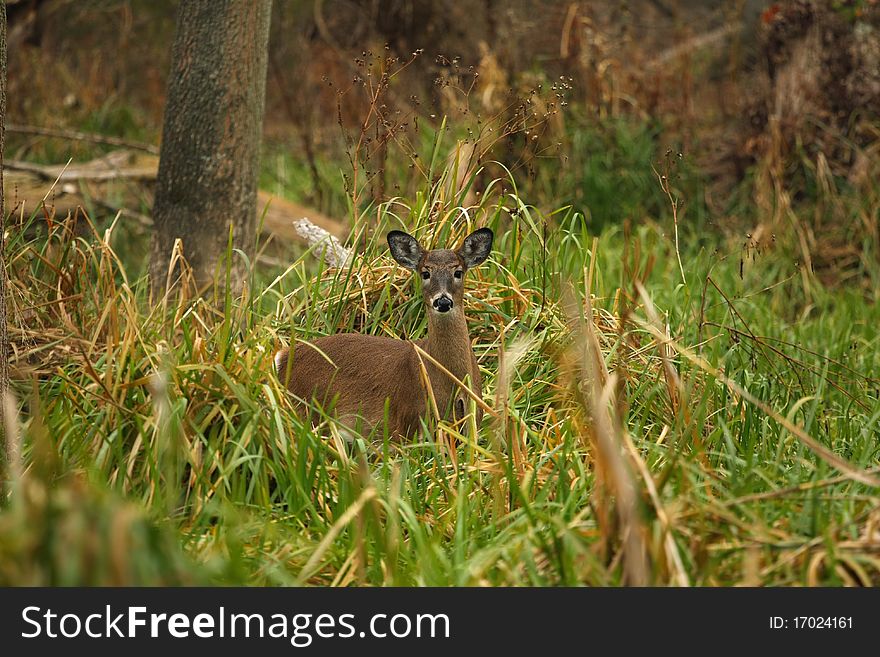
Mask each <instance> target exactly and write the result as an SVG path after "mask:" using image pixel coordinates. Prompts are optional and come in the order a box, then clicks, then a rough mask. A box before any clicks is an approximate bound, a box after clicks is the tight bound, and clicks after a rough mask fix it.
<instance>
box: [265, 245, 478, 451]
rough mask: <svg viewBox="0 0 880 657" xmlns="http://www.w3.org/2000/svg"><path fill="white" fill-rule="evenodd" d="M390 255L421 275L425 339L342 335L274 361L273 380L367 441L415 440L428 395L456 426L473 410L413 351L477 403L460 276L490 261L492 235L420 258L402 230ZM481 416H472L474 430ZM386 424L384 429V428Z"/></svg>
mask: <svg viewBox="0 0 880 657" xmlns="http://www.w3.org/2000/svg"><path fill="white" fill-rule="evenodd" d="M388 243H389V246H390V248H391V253H392V255H393V256H394V257H395V259H396V260H397V261H398V262H399V263H401V264H402V265H404V266H406V267H408V268H410V269H412V270H414V271H416V272H418V273H419V274H420V275H421V277H422V279H423V285H422V296H423V299H424V302H425V306H426V309H427V313H428V335H427V336H426V337H425V338H423V339H421V340H417V341H415V342H408V341H405V340H396V339H393V338H386V337H378V336H371V335H362V334H359V333H342V334H338V335H330V336H327V337H323V338H318V339H316V340H312V341H311V342H308V343H302V342H300V343H297V344H296V346H295V347H294V349H293V351H290V350H288V349H283V350H282V351H280V352H278V354H276V357H275V367H276V370H277V372H278V376H279V377H280V378H281V380H282V381H283V382H284V383H285V385H286V386H287V388H288V390H289V391H290V392H291V393H292V394H293V395H294V397H295V398H297V399H299V400H300V401H302V402H310V401H315V402H317V403H318V404H320V405H321V406H322V407H323V408H325V409H327V410H330V411H331V412H332V413H333V415H334V416H335V417H336V418H337V419H338V420H339V421H340V422H342V423H343V424H345V425H346V426H349V427H351V428H352V429H358V430H360V431H361V433H364V434H365V435H366V434H367V433H369V432H370V431H373V430H375V431H376V432H377V433H378V434H379V435H382V434H383V433H384V431H385V429H386V427H387V432H388V434H389V435H390V436H391V437H394V438H397V439H401V438H406V437H410V436H413V435H414V434H416V433H417V432H418V430H419V427H420V420H421V419H422V418H429V417H430V416H431V415H432V402H431V395H430V394H429V390H428V388H427V387H426V385H425V383H424V381H423V375H422V364H424V369H425V371H426V372H427V375H428V383H429V385H430V393H432V394H433V399H434V401H435V402H436V404H437V409H438V411H439V413H440V414H441V416H442V417H443V418H444V419H446V420H450V421H452V420H460V419H462V418H463V417H464V415H465V409H467V408H469V407H470V401H469V399H468V395H467V394H466V393H465V392H464V391H462V390H461V389H460V387H459V386H458V384H457V383H455V382H454V381H453V380H452V379H451V378H450V377H449V376H448V375H447V374H446V373H445V372H443V371H442V370H441V369H440V368H439V367H437V366H435V365H434V364H433V363H432V362H431V360H430V359H428V358H424V357H420V356H419V354H418V352H417V351H416V349H415V347H414V345H418V346H419V347H420V348H421V349H422V350H424V351H425V352H426V353H427V354H428V355H430V356H431V358H433V359H434V360H436V361H437V362H438V363H440V364H441V365H442V366H443V368H445V369H446V370H448V371H449V373H451V374H452V375H453V376H455V377H456V378H457V379H458V380H459V381H463V382H468V385H469V387H470V389H471V390H472V391H473V392H474V393H475V394H476V395H477V396H478V397H479V398H480V399H482V394H481V388H482V385H481V384H482V379H481V377H480V371H479V368H478V366H477V361H476V358H475V357H474V353H473V349H472V348H471V343H470V336H469V335H468V330H467V323H466V320H465V315H464V305H463V294H464V273H465V272H466V271H467V269H468V268H470V267H474V266H476V265H478V264H480V263H481V262H483V260H485V259H486V257H488V255H489V251H490V250H491V246H492V232H491V231H490V230H489V229H486V228H484V229H481V230H478V231H476V232H475V233H473V234H471V235H470V236H468V238H467V239H466V240H465V243H464V245H463V246H462V247H461V248H460V249H458V250H457V251H452V250H447V249H437V250H433V251H427V252H425V251H423V250H422V248H421V246H419V244H418V242H416V240H415V239H414V238H413V237H411V236H410V235H407V234H406V233H402V232H400V231H392V232H391V233H389V235H388ZM481 416H482V412H481V411H480V410H479V408H478V409H477V423H478V424H479V421H480V419H481ZM386 421H387V424H386Z"/></svg>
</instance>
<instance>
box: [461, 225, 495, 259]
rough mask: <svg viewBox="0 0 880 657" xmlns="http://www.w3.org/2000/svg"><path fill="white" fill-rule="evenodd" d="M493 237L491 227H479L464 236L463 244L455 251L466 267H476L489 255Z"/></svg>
mask: <svg viewBox="0 0 880 657" xmlns="http://www.w3.org/2000/svg"><path fill="white" fill-rule="evenodd" d="M494 238H495V234H494V233H493V232H492V229H491V228H480V229H479V230H475V231H474V232H473V233H471V234H470V235H468V236H467V237H465V238H464V244H462V245H461V248H460V249H459V250H458V251H457V253H458V255H460V256H461V259H462V260H464V264H465V266H466V267H467V268H468V269H470V268H471V267H476V266H477V265H479V264H481V263H482V262H483V261H484V260H485V259H486V258H488V257H489V254H490V253H491V252H492V240H493V239H494Z"/></svg>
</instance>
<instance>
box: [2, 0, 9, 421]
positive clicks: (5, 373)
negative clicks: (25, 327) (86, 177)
mask: <svg viewBox="0 0 880 657" xmlns="http://www.w3.org/2000/svg"><path fill="white" fill-rule="evenodd" d="M5 145H6V3H4V2H0V435H5V434H6V432H5V429H4V427H5V423H4V420H5V418H4V416H3V414H4V411H3V408H4V405H5V403H4V402H5V398H6V390H7V389H8V388H9V333H8V332H7V328H6V255H5V254H6V241H5V235H6V197H5V196H4V195H3V149H4V146H5Z"/></svg>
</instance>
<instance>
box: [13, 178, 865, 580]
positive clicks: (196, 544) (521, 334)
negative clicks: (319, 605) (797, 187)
mask: <svg viewBox="0 0 880 657" xmlns="http://www.w3.org/2000/svg"><path fill="white" fill-rule="evenodd" d="M505 187H506V189H504V188H505ZM445 189H446V188H445V187H444V185H443V181H442V180H441V181H439V182H437V183H435V184H433V185H430V186H426V187H424V188H423V189H421V190H420V191H419V192H418V193H417V194H415V195H414V196H413V197H412V198H410V199H404V198H395V199H392V200H390V201H387V202H383V203H380V204H376V205H371V206H370V209H369V210H368V212H366V213H365V214H363V215H361V216H360V217H359V218H358V223H357V224H356V227H355V228H356V232H357V234H358V235H360V236H362V237H363V239H362V240H361V241H360V244H361V245H362V248H361V249H360V250H359V252H358V253H357V255H356V257H355V258H354V259H353V261H352V263H351V264H350V266H349V267H347V268H345V269H330V268H326V267H324V266H323V264H322V261H321V259H320V257H319V254H317V253H316V252H314V251H310V252H306V253H304V254H302V255H301V256H300V257H299V258H297V259H296V260H294V261H293V262H291V263H290V265H289V266H288V267H286V268H284V269H277V270H269V269H265V268H262V267H260V268H255V269H254V275H253V280H252V281H251V284H250V286H249V287H248V289H247V290H246V292H245V294H244V295H243V296H242V297H241V298H233V297H231V296H230V294H229V293H228V292H224V291H223V290H220V291H218V292H217V293H216V295H215V297H214V298H209V299H202V298H199V297H196V296H195V295H194V294H193V293H192V289H191V287H190V286H189V285H188V281H187V279H186V278H185V277H184V279H183V280H181V281H179V282H178V284H177V285H176V286H175V287H173V288H172V290H171V291H170V292H169V293H168V295H166V297H165V298H162V299H151V298H150V297H149V294H148V290H147V287H146V282H145V279H143V278H142V277H133V276H132V275H131V274H130V273H129V272H127V270H126V267H125V265H124V264H123V263H122V262H121V261H120V259H119V258H118V257H117V255H116V250H117V248H118V246H119V245H118V244H116V243H115V240H116V237H115V233H114V231H115V230H116V227H115V226H110V227H109V228H107V229H106V230H99V229H97V228H96V227H94V226H93V225H92V224H91V222H90V221H89V220H88V218H86V217H84V216H80V217H79V218H78V221H70V222H60V223H53V224H47V223H46V222H45V221H44V220H42V219H41V218H40V217H39V216H36V215H35V216H34V217H32V218H31V219H30V220H26V221H24V222H21V223H19V224H18V225H16V226H14V227H13V229H12V230H11V231H10V239H9V240H8V246H7V248H8V260H7V261H8V263H9V265H8V266H9V270H10V274H11V276H10V281H11V285H12V290H11V295H10V301H11V304H10V306H11V313H12V315H11V318H10V331H11V334H12V338H13V342H14V345H13V346H14V360H13V367H14V372H13V376H14V383H15V391H16V395H17V398H18V400H19V404H18V408H17V414H16V416H17V419H18V420H19V421H20V423H21V428H20V431H19V429H17V428H16V427H14V426H12V427H10V428H8V429H7V433H8V434H10V436H11V439H12V440H13V441H15V442H16V444H18V445H20V446H21V462H20V464H19V463H17V462H14V463H10V464H8V467H7V472H8V475H7V476H6V481H7V484H8V485H9V487H10V488H11V493H10V495H9V496H8V497H6V498H4V502H3V509H2V511H0V554H2V555H3V559H2V560H0V563H7V564H9V563H16V564H19V565H20V567H16V568H6V569H0V578H2V581H3V583H4V584H53V583H80V582H84V581H89V582H95V583H101V582H105V583H107V582H109V583H118V582H126V583H131V582H136V583H178V582H183V583H187V582H189V583H193V582H203V583H216V584H221V583H248V584H314V585H327V584H333V585H351V584H368V585H382V584H389V585H542V586H543V585H579V584H589V585H616V584H624V583H629V584H657V585H671V584H674V585H731V584H760V585H817V584H823V585H840V584H858V585H876V584H878V583H880V559H878V558H877V532H878V524H880V512H878V499H880V496H878V484H880V480H878V464H880V450H878V446H880V443H878V440H877V437H878V433H880V379H878V378H877V377H876V376H875V373H877V372H878V371H880V338H878V336H877V333H876V328H875V327H876V326H877V325H878V324H880V311H878V308H877V305H876V303H873V304H872V303H866V301H865V297H864V295H863V293H861V292H860V291H859V290H858V289H857V288H844V289H835V290H828V289H826V288H825V287H823V285H822V284H821V282H819V281H817V280H815V277H814V276H812V274H811V273H810V272H809V271H805V270H804V267H803V265H802V264H800V265H797V264H794V261H793V259H792V258H791V257H789V255H788V254H786V253H785V252H784V250H783V249H780V250H779V251H773V250H767V251H762V252H761V253H760V254H756V253H752V252H748V254H747V257H746V258H743V253H742V251H741V250H739V249H738V248H726V247H724V246H721V247H718V248H713V249H705V248H699V247H688V240H687V238H685V239H684V244H683V248H682V249H681V252H680V257H681V259H682V263H683V266H682V267H679V263H678V255H679V254H676V251H675V245H674V243H673V242H672V239H671V226H665V227H664V226H661V225H660V224H659V223H654V222H649V223H647V224H645V225H641V226H638V227H636V228H632V229H629V228H627V229H624V228H622V227H609V228H606V229H605V230H603V231H601V232H594V231H593V230H592V226H591V225H590V224H589V223H588V222H586V221H585V220H584V216H583V215H582V214H581V213H580V212H577V211H574V210H572V209H571V208H570V207H569V208H566V207H563V208H560V209H558V210H557V211H555V212H552V213H547V212H542V211H540V210H539V209H538V208H536V207H534V206H531V205H528V204H526V202H525V201H524V199H523V198H522V197H521V196H520V195H519V194H518V193H517V191H516V186H515V185H514V184H513V183H512V181H507V183H506V185H502V184H501V181H495V182H493V183H491V184H490V185H489V186H488V188H487V189H486V190H485V193H484V194H482V195H481V197H480V200H479V201H478V203H477V204H476V205H474V206H471V207H469V208H467V209H466V210H465V209H462V208H460V207H455V206H454V203H452V202H450V200H449V199H447V198H446V197H445V196H444V193H445V192H444V190H445ZM77 224H78V225H77ZM484 225H485V226H489V227H491V228H493V230H495V232H496V243H495V247H494V251H493V254H492V257H491V258H490V260H489V261H488V262H487V264H485V265H484V266H483V267H481V268H480V269H478V270H476V271H474V272H473V273H472V274H471V278H470V280H469V283H468V294H467V299H466V303H467V304H468V309H467V315H468V321H469V324H470V330H471V336H472V338H473V340H474V344H475V352H476V355H477V359H478V361H479V365H480V368H481V370H482V372H483V378H484V397H485V399H486V402H487V404H488V405H489V406H490V408H491V409H492V412H490V413H487V414H486V416H485V418H484V421H483V424H482V426H481V427H479V431H478V433H477V435H476V437H475V438H472V437H468V436H467V435H460V434H457V433H456V432H455V431H454V430H453V429H452V428H450V427H444V426H441V428H440V430H439V431H438V432H437V434H436V435H435V436H434V439H433V440H429V441H427V442H422V443H407V444H402V445H395V444H384V445H382V446H380V447H379V448H369V447H365V446H364V445H363V443H361V442H359V441H356V442H355V443H353V444H349V443H347V442H345V441H344V440H342V439H341V437H340V434H339V432H338V430H337V428H336V426H335V424H334V422H333V420H332V419H331V418H325V419H324V421H322V422H320V423H318V424H317V425H314V426H312V425H311V424H309V423H308V422H307V421H304V420H303V419H301V418H299V417H297V415H296V414H295V413H294V411H293V408H292V406H291V404H290V402H289V400H288V399H287V397H286V395H285V392H284V390H283V388H282V387H281V386H280V384H279V382H278V380H277V379H276V377H275V376H273V374H272V356H273V353H274V352H275V350H276V349H278V348H279V347H280V346H281V345H283V344H285V343H288V342H289V341H290V340H292V339H294V338H298V339H301V338H309V337H313V336H317V335H324V334H329V333H334V332H338V331H346V330H357V331H361V332H366V333H373V334H382V335H390V336H396V337H408V338H414V337H419V336H420V335H421V334H422V333H423V331H424V329H425V318H424V312H423V310H422V308H421V307H420V302H419V301H418V295H417V294H416V288H415V286H416V285H417V284H418V282H417V281H413V280H411V279H410V277H409V275H408V274H407V273H405V272H404V271H403V270H401V269H400V268H398V267H396V266H395V265H394V263H393V261H392V259H391V258H390V256H389V255H388V254H387V252H386V248H385V247H384V239H383V236H384V234H385V233H386V232H387V230H389V229H391V228H401V227H402V228H405V229H407V230H410V231H411V232H413V233H414V234H415V235H417V236H418V237H420V238H422V239H423V240H425V242H426V243H427V244H429V245H433V244H447V243H453V242H455V241H456V240H458V239H461V237H463V236H464V234H466V233H467V232H468V231H469V230H471V229H473V228H474V227H476V226H484ZM234 257H243V256H241V254H237V253H228V254H227V258H234ZM805 280H807V281H809V295H808V297H807V296H805V295H804V294H803V286H804V285H805V283H804V281H805ZM17 490H19V491H30V492H29V493H27V494H25V493H21V492H19V493H17V492H16V491H17ZM58 523H60V524H58ZM105 535H106V536H108V538H107V543H106V545H109V546H110V547H107V548H106V549H105V548H104V547H101V546H103V545H104V543H102V538H101V537H103V536H105ZM96 537H97V538H96ZM114 537H115V538H114ZM60 554H64V555H65V558H64V559H61V558H60V557H51V558H50V557H47V556H46V555H60ZM85 572H89V573H91V574H90V575H89V576H88V577H89V578H88V579H85V575H83V573H85Z"/></svg>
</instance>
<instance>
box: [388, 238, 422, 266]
mask: <svg viewBox="0 0 880 657" xmlns="http://www.w3.org/2000/svg"><path fill="white" fill-rule="evenodd" d="M388 248H389V249H390V250H391V255H392V256H394V259H395V260H397V262H398V263H400V264H401V265H403V266H404V267H406V268H407V269H418V267H419V262H420V261H421V259H422V255H423V254H424V252H423V251H422V247H421V245H420V244H419V242H418V240H417V239H416V238H415V237H413V236H412V235H410V234H408V233H404V232H403V231H402V230H392V231H391V232H390V233H388Z"/></svg>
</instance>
